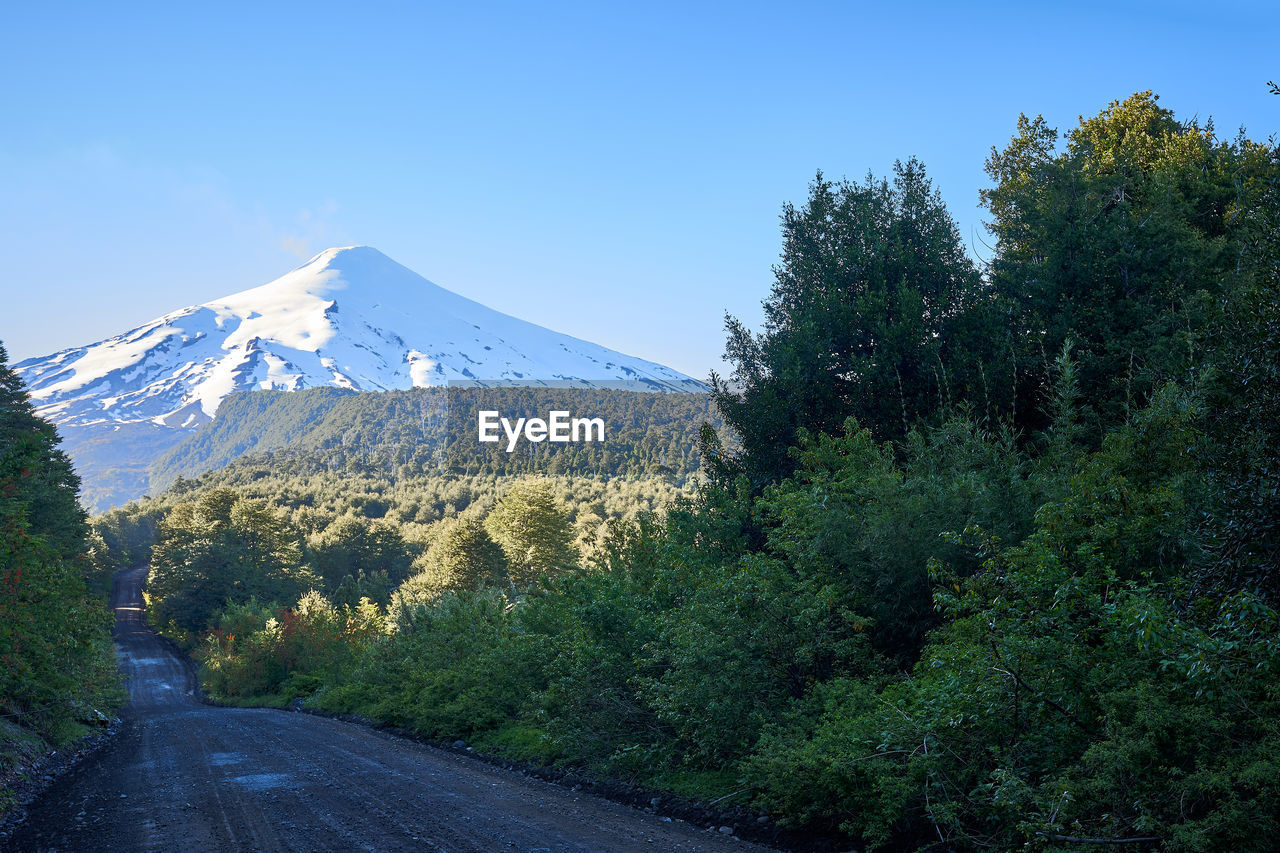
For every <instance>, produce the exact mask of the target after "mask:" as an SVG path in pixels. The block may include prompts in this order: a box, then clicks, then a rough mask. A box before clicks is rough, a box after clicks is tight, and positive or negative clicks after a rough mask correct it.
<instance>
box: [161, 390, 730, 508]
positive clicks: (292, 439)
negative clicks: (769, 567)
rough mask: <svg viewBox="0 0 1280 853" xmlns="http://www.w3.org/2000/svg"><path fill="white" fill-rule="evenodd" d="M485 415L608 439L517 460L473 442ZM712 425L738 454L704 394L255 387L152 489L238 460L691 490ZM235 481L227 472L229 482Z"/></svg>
mask: <svg viewBox="0 0 1280 853" xmlns="http://www.w3.org/2000/svg"><path fill="white" fill-rule="evenodd" d="M479 409H494V410H497V411H501V412H502V413H503V414H504V415H505V416H509V417H510V418H512V419H515V418H520V417H544V416H545V415H546V413H547V412H548V411H552V410H556V409H561V410H567V411H573V412H574V413H575V414H579V415H583V416H591V417H599V418H601V419H602V420H603V421H604V423H605V424H606V430H607V440H606V441H604V442H584V443H568V444H553V443H551V442H544V443H541V444H536V445H530V444H528V443H527V442H524V443H522V445H521V447H520V451H519V452H516V453H508V452H506V451H505V449H504V447H503V446H502V445H501V444H484V445H482V444H480V443H478V442H477V440H476V439H477V436H476V426H475V425H476V413H477V411H478V410H479ZM704 423H706V424H710V425H711V426H712V428H714V429H716V430H717V432H719V433H720V434H721V438H722V441H723V442H724V443H725V444H726V445H727V446H730V447H732V446H733V443H734V439H733V438H732V437H731V436H729V435H727V433H726V431H725V430H724V427H723V423H722V422H721V420H720V418H719V415H718V413H717V412H716V411H715V408H714V405H713V403H712V401H711V398H710V396H709V395H707V394H646V393H638V392H635V391H624V390H617V389H607V388H585V389H569V388H530V387H507V388H491V389H480V388H451V389H444V388H413V389H410V390H407V391H387V392H376V393H375V392H370V393H365V394H352V393H344V392H342V391H340V390H338V389H334V388H314V389H307V390H303V391H298V392H294V393H288V392H283V391H252V392H246V393H242V394H233V395H231V396H230V397H228V398H227V399H226V400H225V401H224V402H223V404H222V407H221V408H220V409H218V416H217V417H216V418H214V419H213V421H212V422H211V423H208V424H206V425H205V426H203V427H201V428H200V429H199V430H197V431H196V432H195V433H194V434H192V435H191V437H190V438H188V439H187V440H186V441H184V442H183V443H181V444H179V445H178V446H176V447H174V448H172V449H171V450H169V451H168V452H167V453H165V454H163V455H162V456H160V457H159V458H158V459H156V461H155V462H154V463H152V465H151V469H150V484H151V490H152V492H153V493H158V492H160V491H162V490H164V489H166V488H168V487H169V486H170V485H171V484H172V483H173V482H174V480H176V479H177V478H178V477H186V478H189V479H191V478H195V477H198V476H200V475H201V474H202V473H204V472H205V471H209V470H213V469H219V468H222V467H224V466H226V465H228V464H230V463H233V462H234V463H235V466H237V467H240V468H241V469H243V470H245V471H248V470H250V469H252V470H253V471H255V472H256V471H260V470H262V469H264V468H265V469H267V470H269V471H270V472H272V473H274V474H291V475H296V476H309V475H311V474H316V473H322V472H341V473H352V474H355V473H361V474H376V475H378V476H380V477H384V478H387V479H390V480H395V479H398V478H401V477H415V476H426V475H436V474H457V475H470V474H483V475H490V476H515V475H522V474H555V475H559V474H566V475H573V476H608V477H644V478H648V477H662V478H665V479H668V480H670V481H672V482H674V483H676V484H679V485H683V484H684V483H686V482H687V481H688V480H689V479H690V478H692V477H694V476H695V475H696V474H697V472H698V469H699V466H700V464H701V457H700V451H699V431H700V429H701V427H702V425H703V424H704ZM236 476H238V475H237V474H236V473H235V472H227V474H226V477H227V481H228V482H230V481H232V480H233V479H234V478H235V477H236Z"/></svg>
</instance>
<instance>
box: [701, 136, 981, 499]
mask: <svg viewBox="0 0 1280 853" xmlns="http://www.w3.org/2000/svg"><path fill="white" fill-rule="evenodd" d="M782 220H783V229H782V230H783V252H782V263H781V264H780V265H779V266H777V267H776V268H775V269H774V276H775V279H776V281H775V284H774V286H773V292H772V294H771V295H770V297H769V299H768V300H767V301H766V302H765V303H764V308H765V329H764V332H763V333H761V334H759V335H756V334H753V333H752V332H751V331H749V330H748V329H746V328H745V327H744V326H743V325H742V324H741V323H739V322H738V321H737V320H734V319H732V318H730V319H729V320H728V332H729V342H728V345H727V350H726V358H727V359H728V360H729V361H731V362H732V363H733V365H734V369H733V374H732V376H730V377H729V380H728V381H725V380H721V379H719V378H713V381H714V386H715V392H714V398H715V401H716V405H717V406H718V407H719V409H720V411H721V412H722V413H723V415H724V419H725V422H726V423H728V425H729V426H730V427H732V428H733V429H734V430H735V431H736V432H737V433H738V435H740V436H741V438H742V445H743V454H742V456H741V458H740V460H739V464H740V466H741V467H742V469H743V470H744V471H746V473H747V474H748V475H749V476H750V477H751V478H752V481H753V483H755V484H763V483H766V482H771V481H776V480H777V479H780V478H781V477H783V476H786V474H787V473H789V472H790V471H791V469H792V467H793V465H792V463H791V462H790V461H789V460H788V456H787V448H788V447H790V446H792V445H793V444H795V442H796V439H797V431H798V430H800V429H807V430H809V431H810V432H814V433H817V432H829V433H833V432H837V431H839V430H840V429H841V427H842V426H843V424H844V422H845V419H846V418H849V417H854V418H857V420H858V422H859V423H860V424H862V425H863V426H865V427H866V428H867V429H869V430H870V431H871V433H872V435H873V436H874V437H875V438H876V439H877V440H880V441H884V440H887V439H895V438H901V437H903V436H904V435H905V434H906V433H907V431H908V430H910V429H911V427H912V425H914V424H915V423H916V422H917V421H918V420H920V419H922V418H926V419H927V418H930V417H933V416H935V415H939V414H941V413H942V412H945V411H946V410H948V409H949V408H951V407H953V406H956V405H958V404H960V403H962V402H967V403H969V404H971V405H972V406H973V407H974V408H975V410H976V411H979V412H983V413H986V415H987V416H990V417H995V416H997V415H999V414H1001V413H1002V412H1003V411H1004V408H1005V407H1004V405H1003V403H1002V400H1001V398H1000V386H998V385H996V384H995V383H996V382H998V380H999V376H1000V370H999V369H998V367H997V366H996V365H995V364H994V363H993V361H994V359H995V358H996V357H997V356H996V353H997V352H998V347H996V348H993V346H994V345H993V338H992V335H991V334H990V332H989V330H988V329H987V328H986V326H987V325H989V322H990V319H991V318H989V317H988V316H987V313H988V310H989V309H988V305H987V302H986V297H985V291H984V288H983V286H982V282H981V280H980V278H979V276H978V271H977V269H976V268H975V267H974V265H973V263H972V261H970V260H969V258H968V256H967V255H966V254H965V252H964V247H963V244H962V243H961V241H960V236H959V233H958V232H957V230H956V226H955V222H954V221H953V220H952V218H951V216H950V214H948V213H947V210H946V207H945V206H944V205H943V203H942V200H941V198H940V197H939V196H938V194H937V192H936V191H934V190H933V188H932V185H931V184H930V182H929V180H928V178H926V177H925V174H924V167H923V165H921V164H920V163H919V162H918V161H916V160H910V161H908V162H906V163H898V164H897V165H896V166H895V167H894V177H893V181H892V183H891V182H889V181H886V180H881V181H876V180H873V179H872V178H871V177H868V178H867V179H866V181H865V182H864V183H862V184H851V183H849V182H847V181H843V182H840V183H838V184H837V183H832V182H831V181H828V180H826V179H824V178H823V177H822V174H821V173H819V174H818V177H817V178H816V179H815V180H814V182H813V184H812V185H811V186H810V189H809V200H808V203H807V204H806V205H805V206H804V207H803V208H802V209H800V210H797V209H795V208H794V207H792V206H790V205H787V206H786V207H785V208H784V209H783V216H782ZM999 343H1000V341H999V336H996V338H995V341H994V344H995V345H998V344H999Z"/></svg>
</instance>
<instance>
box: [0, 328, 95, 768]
mask: <svg viewBox="0 0 1280 853" xmlns="http://www.w3.org/2000/svg"><path fill="white" fill-rule="evenodd" d="M7 360H8V356H7V353H6V352H5V350H4V347H3V346H2V345H0V707H3V711H2V712H0V713H4V714H5V715H7V716H13V717H15V718H16V719H18V720H19V721H20V722H22V723H23V724H25V725H28V726H31V727H33V728H34V729H35V730H36V731H37V732H38V733H39V734H41V735H43V736H45V737H47V738H49V739H50V740H52V741H54V742H55V743H58V742H61V741H62V740H64V739H69V738H70V737H73V736H74V735H75V734H77V726H76V721H77V720H82V719H87V718H88V712H89V711H90V709H91V705H92V704H100V705H101V707H102V708H104V709H106V710H111V703H112V702H113V701H114V700H115V693H116V691H118V681H117V679H116V675H115V666H114V656H113V655H112V653H111V644H110V637H109V633H108V631H109V626H110V617H109V615H108V613H107V611H106V608H105V607H104V606H103V603H102V602H101V601H100V600H98V599H97V598H96V597H94V596H90V595H89V594H88V593H87V592H86V589H85V585H84V582H83V580H82V573H83V571H84V570H85V569H86V567H87V565H88V553H87V540H86V532H87V528H86V525H85V518H84V511H83V510H82V509H81V508H80V506H79V504H78V503H77V502H76V492H77V488H78V486H79V480H78V479H77V478H76V475H75V473H74V472H73V470H72V468H71V464H70V462H69V461H68V459H67V457H66V456H65V455H64V454H63V452H62V451H61V450H60V449H59V448H58V446H57V445H58V437H57V433H56V432H55V431H54V428H53V426H52V425H51V424H49V423H47V422H46V421H44V420H43V419H42V418H40V417H38V416H37V415H36V414H35V411H34V409H33V408H32V406H31V402H30V400H29V398H28V396H27V392H26V389H25V388H24V387H23V384H22V381H21V379H20V378H19V377H18V376H17V374H16V373H15V372H14V371H13V370H12V369H11V368H10V367H9V365H8V363H7ZM6 755H7V751H6V752H5V755H0V770H4V769H6V765H7V761H8V758H7V757H5V756H6Z"/></svg>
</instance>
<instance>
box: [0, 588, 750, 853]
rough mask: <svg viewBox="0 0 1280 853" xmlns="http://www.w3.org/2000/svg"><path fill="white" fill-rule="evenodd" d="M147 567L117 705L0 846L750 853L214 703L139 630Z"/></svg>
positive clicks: (583, 801)
mask: <svg viewBox="0 0 1280 853" xmlns="http://www.w3.org/2000/svg"><path fill="white" fill-rule="evenodd" d="M145 578H146V569H145V568H141V569H135V570H131V571H128V572H122V573H120V574H118V575H117V576H116V581H115V588H114V590H113V592H112V607H113V608H114V609H115V613H116V643H117V645H118V649H119V655H120V666H121V669H122V670H123V671H124V673H125V674H126V676H127V679H128V686H129V692H130V697H131V698H130V701H129V704H128V705H127V706H126V707H125V709H124V711H123V718H124V727H123V730H122V732H121V733H120V735H119V736H118V737H117V738H116V739H115V740H114V741H113V742H112V744H111V745H109V746H107V747H106V748H104V749H103V750H102V751H100V752H99V753H97V754H96V755H95V756H93V757H92V758H90V759H88V760H87V761H86V762H84V763H83V764H82V765H80V766H78V767H77V768H75V769H74V770H72V771H70V772H69V773H67V774H66V775H64V776H63V777H61V778H60V779H59V780H58V781H57V782H56V783H54V785H53V787H52V788H51V789H50V790H49V791H48V792H46V793H45V794H44V795H43V796H42V797H40V798H39V799H38V800H37V801H36V802H35V803H33V804H32V805H31V806H30V808H29V813H28V817H27V819H26V820H25V821H24V822H23V823H22V824H21V826H19V827H18V829H17V830H16V831H15V832H14V834H13V835H12V836H11V837H10V838H8V839H7V840H6V841H5V842H4V844H5V846H6V847H7V848H9V849H15V850H31V851H95V850H110V851H134V850H137V851H184V850H192V851H223V850H227V851H230V850H263V851H266V850H425V851H472V850H474V851H504V850H511V851H547V853H549V851H584V853H588V851H590V852H591V853H594V851H610V850H649V851H760V850H764V849H765V848H762V847H758V846H756V845H753V844H749V843H746V842H742V841H737V840H735V839H733V838H730V837H727V836H725V835H723V834H720V833H716V832H710V831H708V830H706V829H701V828H695V827H694V826H692V825H690V824H685V823H681V822H679V821H673V822H664V821H663V819H662V818H660V817H657V816H654V815H649V814H645V813H643V812H639V811H636V810H634V809H631V808H628V807H626V806H621V805H618V804H615V803H611V802H608V801H605V800H600V799H596V798H594V797H591V796H588V795H579V794H575V793H574V792H572V791H568V790H566V789H564V788H560V787H557V786H555V785H551V784H549V783H546V782H543V781H540V780H537V779H531V778H527V777H524V776H522V775H521V774H519V773H516V772H512V771H508V770H503V769H500V768H496V767H492V766H489V765H487V764H484V763H482V762H478V761H474V760H470V759H468V758H466V757H463V756H459V755H455V754H452V753H449V752H446V751H443V750H438V749H434V748H432V747H429V746H424V745H422V744H418V743H414V742H413V741H409V740H405V739H403V738H397V737H395V736H393V735H390V734H385V733H381V732H377V731H375V730H373V729H369V728H366V727H364V726H359V725H356V724H352V723H347V722H342V721H339V720H330V719H325V718H322V717H314V716H311V715H308V714H296V713H288V712H285V711H275V710H266V709H262V710H258V709H238V708H215V707H210V706H207V705H203V704H201V703H200V702H199V701H198V700H197V698H196V692H195V688H196V681H195V673H194V672H193V671H192V669H191V667H190V665H189V664H188V663H187V662H186V661H185V660H184V659H183V658H181V657H179V656H178V655H175V654H174V653H173V652H171V651H170V650H169V648H168V647H167V646H166V645H165V644H164V643H163V642H162V641H161V640H160V638H159V637H157V636H156V634H155V633H153V632H152V631H151V629H150V628H149V627H148V626H147V624H146V622H145V619H144V614H143V610H142V584H143V581H144V580H145Z"/></svg>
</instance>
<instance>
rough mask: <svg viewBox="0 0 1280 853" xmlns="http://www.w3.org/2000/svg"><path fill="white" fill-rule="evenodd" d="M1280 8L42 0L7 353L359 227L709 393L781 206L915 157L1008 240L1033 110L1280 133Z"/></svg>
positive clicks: (18, 105) (95, 336) (960, 214)
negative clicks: (1150, 107) (1271, 84)
mask: <svg viewBox="0 0 1280 853" xmlns="http://www.w3.org/2000/svg"><path fill="white" fill-rule="evenodd" d="M1270 79H1275V80H1280V12H1277V9H1276V6H1275V4H1274V3H1261V2H1259V3H1232V2H1226V3H1214V4H1209V3H1202V2H1197V3H1182V2H1160V3H1124V2H1105V3H1091V2H1073V3H1054V4H1050V3H1031V2H1022V3H992V4H954V3H875V4H858V3H851V2H848V3H837V2H831V3H804V2H788V3H785V4H784V3H773V4H757V3H752V2H734V3H697V2H683V3H665V2H654V0H647V1H646V2H644V3H632V4H621V3H594V4H586V3H583V4H565V3H555V2H541V3H532V2H531V3H519V4H508V3H474V4H464V3H457V2H450V3H421V2H405V3H383V2H362V3H346V4H341V5H331V4H326V3H322V2H308V3H299V4H296V5H290V4H280V3H253V4H239V3H233V2H222V3H216V4H213V3H210V4H192V3H175V2H172V0H167V2H164V3H155V4H150V3H129V2H121V3H77V2H72V3H56V4H54V3H44V4H42V3H30V2H27V3H13V4H9V5H8V6H7V7H6V8H5V10H4V13H3V18H2V22H0V81H3V82H2V83H0V250H2V251H3V260H2V262H0V340H3V341H4V343H5V344H6V346H7V347H8V348H9V351H10V358H11V359H12V360H13V361H17V360H20V359H22V358H25V357H28V356H34V355H43V354H46V353H49V352H53V351H55V350H57V349H61V348H64V347H68V346H74V345H77V344H83V343H90V342H92V341H96V340H99V339H101V338H104V337H107V336H110V335H112V334H116V333H119V332H122V331H125V330H126V329H129V328H132V327H133V326H135V325H137V324H139V323H142V322H144V321H146V320H149V319H151V318H153V317H156V316H159V315H160V314H163V313H165V312H167V311H170V310H173V309H176V308H179V307H183V306H186V305H190V304H193V303H197V302H203V301H205V300H208V299H212V298H214V297H217V296H221V295H225V294H228V293H232V292H234V291H237V290H242V289H244V288H247V287H252V286H256V285H258V284H263V283H265V282H266V281H269V280H270V279H273V278H275V277H276V276H278V275H281V274H283V273H284V272H286V271H288V270H289V269H291V268H292V267H294V266H296V265H297V264H298V263H300V262H301V261H302V260H304V259H305V258H306V257H308V256H310V255H311V254H313V253H315V252H317V251H319V250H321V249H323V248H326V247H328V246H332V245H347V244H351V243H364V244H368V245H371V246H374V247H377V248H379V249H381V250H382V251H383V252H385V253H386V254H388V255H390V256H391V257H393V258H395V259H396V260H398V261H400V262H401V263H403V264H405V265H406V266H408V267H410V268H411V269H413V270H415V271H417V272H419V273H421V274H422V275H424V276H426V277H427V278H429V279H431V280H433V281H435V282H436V283H437V284H440V285H442V286H444V287H447V288H449V289H451V290H454V291H456V292H458V293H461V294H463V295H465V296H468V297H471V298H473V299H476V300H478V301H480V302H483V303H485V304H487V305H490V306H491V307H494V308H497V309H499V310H501V311H505V312H507V313H509V314H514V315H516V316H518V317H521V318H523V319H526V320H530V321H532V322H535V323H539V324H541V325H544V326H547V327H549V328H552V329H555V330H556V331H561V332H566V333H569V334H572V335H576V336H578V337H582V338H586V339H589V340H592V341H595V342H597V343H600V344H603V345H605V346H608V347H612V348H614V349H617V350H621V351H623V352H626V353H629V354H632V355H638V356H642V357H644V358H648V359H651V360H654V361H659V362H662V363H665V364H668V365H670V366H672V367H675V368H677V369H679V370H682V371H684V372H686V373H689V374H692V375H694V376H696V377H698V378H705V376H706V375H707V373H708V371H709V370H711V369H713V368H714V369H721V362H720V355H721V353H722V352H723V344H724V334H723V316H724V313H725V312H726V311H728V312H730V313H732V314H734V315H736V316H739V317H742V318H743V319H744V320H746V321H748V322H749V323H751V324H752V325H756V324H758V322H759V318H760V308H759V305H760V301H761V299H763V298H765V297H766V296H767V295H768V291H769V287H770V284H771V281H772V273H771V265H772V264H773V263H774V262H775V261H776V259H777V256H778V251H779V248H780V242H779V228H778V215H779V212H780V209H781V205H782V204H783V202H786V201H792V202H794V203H796V204H801V203H803V201H804V199H805V196H806V192H807V186H808V183H809V181H810V180H811V179H812V177H813V175H814V173H815V172H816V170H818V169H822V170H823V171H824V173H826V174H827V175H828V176H830V177H841V176H849V177H851V178H861V177H862V176H863V175H865V174H866V173H867V172H868V170H870V171H872V172H874V173H875V174H877V175H882V174H886V173H887V172H888V171H889V170H890V169H891V167H892V164H893V161H894V160H895V159H898V158H906V157H908V156H911V155H916V156H919V157H920V158H921V159H922V160H923V161H924V162H925V164H926V166H927V167H928V170H929V173H930V175H931V176H932V177H933V179H934V181H935V184H936V185H937V186H938V187H939V188H940V189H941V191H942V193H943V196H944V198H945V199H946V200H947V203H948V204H949V206H950V207H951V209H952V212H953V214H954V215H955V216H956V218H957V220H958V222H959V223H960V227H961V230H962V233H963V234H964V236H965V239H966V240H967V241H969V242H970V244H971V245H972V246H973V247H974V249H975V250H976V253H977V254H978V255H979V256H981V255H982V254H984V253H985V251H986V250H985V249H984V248H983V246H982V244H981V242H980V240H981V238H983V237H984V236H985V235H984V232H983V231H982V226H981V222H982V211H981V210H980V209H979V208H978V190H979V189H980V188H981V187H983V186H985V175H984V173H983V161H984V159H985V158H986V156H987V154H988V153H989V151H990V149H991V146H992V145H1002V144H1003V143H1004V142H1005V141H1007V140H1008V138H1009V136H1010V135H1011V133H1012V131H1013V128H1014V125H1015V121H1016V119H1017V116H1018V113H1019V112H1027V113H1028V114H1033V115H1034V114H1036V113H1042V114H1044V116H1045V117H1046V118H1047V119H1048V120H1049V121H1050V123H1051V124H1054V125H1056V126H1057V127H1059V128H1061V129H1066V128H1069V127H1070V126H1071V125H1072V124H1073V123H1074V122H1075V121H1076V120H1077V116H1079V115H1080V114H1085V115H1091V114H1093V113H1096V112H1097V111H1098V110H1099V109H1101V108H1103V107H1105V106H1106V104H1107V103H1108V101H1111V100H1115V99H1119V98H1124V97H1126V96H1128V95H1129V94H1132V93H1133V92H1135V91H1141V90H1145V89H1153V90H1155V91H1156V92H1157V93H1158V94H1159V95H1160V96H1161V103H1162V104H1164V105H1166V106H1168V107H1170V108H1171V109H1173V110H1175V111H1176V112H1177V114H1178V115H1179V117H1183V118H1190V117H1192V116H1196V115H1198V116H1199V117H1200V118H1201V119H1205V118H1208V117H1210V116H1212V117H1213V118H1214V120H1215V123H1216V126H1217V128H1218V131H1219V134H1220V135H1233V134H1234V132H1235V131H1236V129H1238V128H1239V127H1240V126H1241V125H1244V126H1246V128H1247V130H1248V132H1249V135H1250V136H1251V137H1252V138H1255V139H1265V138H1267V137H1268V136H1270V135H1272V134H1274V133H1276V132H1277V131H1280V97H1277V96H1274V95H1271V94H1269V93H1268V91H1267V87H1266V82H1267V80H1270Z"/></svg>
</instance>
